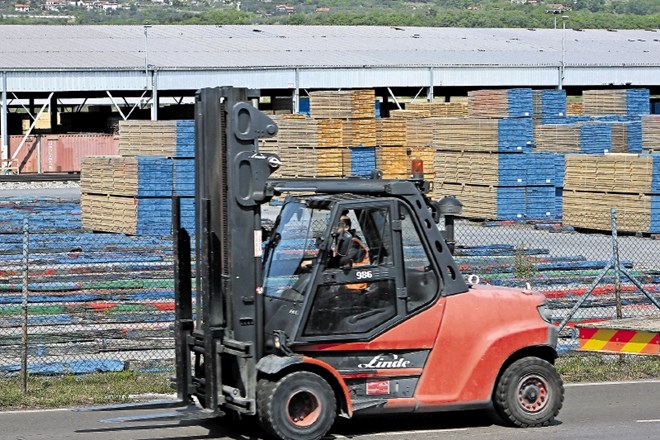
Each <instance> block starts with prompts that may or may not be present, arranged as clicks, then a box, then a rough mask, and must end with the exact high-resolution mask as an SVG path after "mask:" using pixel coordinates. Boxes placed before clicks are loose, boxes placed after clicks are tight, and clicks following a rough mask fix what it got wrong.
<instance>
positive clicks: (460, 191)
mask: <svg viewBox="0 0 660 440" xmlns="http://www.w3.org/2000/svg"><path fill="white" fill-rule="evenodd" d="M444 196H454V197H456V198H458V199H459V200H460V201H461V203H463V212H462V213H461V216H462V217H467V218H474V219H493V220H495V219H497V220H523V219H524V218H525V187H524V186H520V187H514V186H484V185H470V184H461V183H436V184H435V185H434V186H433V198H442V197H444Z"/></svg>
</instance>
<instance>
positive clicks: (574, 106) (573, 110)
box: [566, 102, 584, 116]
mask: <svg viewBox="0 0 660 440" xmlns="http://www.w3.org/2000/svg"><path fill="white" fill-rule="evenodd" d="M583 114H584V111H583V110H582V102H567V103H566V116H582V115H583Z"/></svg>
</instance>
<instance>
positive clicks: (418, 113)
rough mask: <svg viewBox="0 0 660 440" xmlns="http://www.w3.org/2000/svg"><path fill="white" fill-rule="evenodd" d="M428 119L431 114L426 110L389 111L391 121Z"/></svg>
mask: <svg viewBox="0 0 660 440" xmlns="http://www.w3.org/2000/svg"><path fill="white" fill-rule="evenodd" d="M430 117H431V112H429V111H428V110H403V109H401V110H390V118H391V119H419V118H430Z"/></svg>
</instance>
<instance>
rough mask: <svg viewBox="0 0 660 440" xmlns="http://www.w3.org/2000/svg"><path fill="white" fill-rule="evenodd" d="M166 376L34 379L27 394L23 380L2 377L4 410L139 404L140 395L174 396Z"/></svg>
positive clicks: (0, 394)
mask: <svg viewBox="0 0 660 440" xmlns="http://www.w3.org/2000/svg"><path fill="white" fill-rule="evenodd" d="M169 376H171V374H162V373H158V374H157V373H136V372H131V371H122V372H119V373H94V374H87V375H81V376H74V375H68V376H32V377H29V378H28V385H27V393H25V394H23V393H22V392H21V379H20V377H10V378H0V390H1V391H0V410H17V409H25V408H67V407H76V406H92V405H105V404H110V403H122V402H132V401H135V398H134V396H135V395H139V394H150V393H155V394H172V393H173V392H174V391H173V390H172V388H171V387H170V381H169Z"/></svg>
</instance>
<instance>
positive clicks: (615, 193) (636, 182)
mask: <svg viewBox="0 0 660 440" xmlns="http://www.w3.org/2000/svg"><path fill="white" fill-rule="evenodd" d="M658 202H660V156H657V155H649V154H646V155H644V154H640V155H636V154H607V155H604V156H586V155H568V156H566V176H565V180H564V194H563V215H564V224H567V225H571V226H575V227H582V228H588V229H598V230H605V231H607V230H610V229H611V225H610V209H611V208H616V210H617V226H618V229H619V230H620V231H628V232H642V233H658V232H660V203H658Z"/></svg>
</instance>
